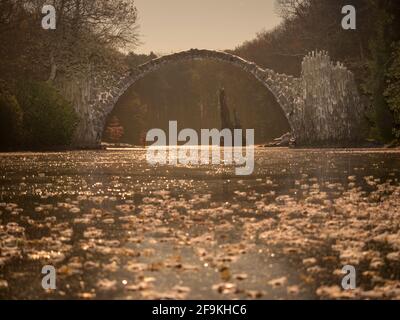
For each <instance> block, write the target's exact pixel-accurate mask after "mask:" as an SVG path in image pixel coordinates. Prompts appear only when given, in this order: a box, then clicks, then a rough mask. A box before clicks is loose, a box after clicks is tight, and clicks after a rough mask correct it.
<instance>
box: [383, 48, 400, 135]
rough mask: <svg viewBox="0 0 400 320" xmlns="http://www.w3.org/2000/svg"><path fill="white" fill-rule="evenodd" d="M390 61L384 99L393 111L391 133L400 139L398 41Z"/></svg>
mask: <svg viewBox="0 0 400 320" xmlns="http://www.w3.org/2000/svg"><path fill="white" fill-rule="evenodd" d="M393 49H394V50H393V54H392V63H391V66H390V67H389V71H388V73H387V77H388V86H387V88H386V91H385V96H386V101H387V103H388V105H389V107H390V110H391V111H392V112H393V116H394V122H395V123H394V128H393V133H394V135H395V136H396V138H397V139H399V140H400V42H397V43H396V44H394V45H393Z"/></svg>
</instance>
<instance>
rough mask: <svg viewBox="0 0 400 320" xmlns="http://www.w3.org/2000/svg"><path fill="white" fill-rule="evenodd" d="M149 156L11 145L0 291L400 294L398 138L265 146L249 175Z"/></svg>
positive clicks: (3, 158)
mask: <svg viewBox="0 0 400 320" xmlns="http://www.w3.org/2000/svg"><path fill="white" fill-rule="evenodd" d="M145 158H146V150H145V149H135V150H113V151H96V152H91V151H90V152H89V151H88V152H84V151H82V152H66V153H14V154H2V155H0V168H1V169H0V181H1V184H0V185H1V200H0V202H1V203H0V220H1V226H0V248H1V251H0V297H1V298H28V299H32V298H123V299H129V298H136V299H152V298H193V299H196V298H200V299H201V298H207V299H218V298H293V299H296V298H337V297H347V298H365V297H371V296H374V297H378V298H388V297H391V298H393V297H397V298H400V291H399V290H400V289H399V288H400V282H399V280H400V274H399V271H398V270H400V268H399V267H400V265H399V261H400V254H399V252H400V251H399V250H400V236H399V225H400V223H399V221H400V220H399V215H400V203H399V199H400V197H399V195H400V187H399V175H400V172H399V168H400V166H399V164H400V162H399V161H400V152H399V151H395V150H393V151H388V150H288V149H273V150H270V149H257V150H256V153H255V171H254V173H253V174H252V175H251V176H247V177H246V176H244V177H238V176H236V175H235V174H234V166H218V165H201V166H194V165H191V166H187V167H186V166H182V165H180V166H157V167H151V166H149V165H148V164H147V162H146V161H145ZM45 264H53V265H55V266H56V268H57V272H58V278H57V290H56V291H54V292H45V291H44V290H43V289H42V287H41V277H42V274H41V268H42V266H43V265H45ZM344 264H353V265H355V266H357V270H358V272H359V274H360V276H359V280H358V281H359V284H358V285H359V288H358V289H357V290H356V291H353V292H343V291H342V290H341V289H340V288H339V287H338V286H339V285H340V274H339V271H338V270H340V269H341V267H342V265H344Z"/></svg>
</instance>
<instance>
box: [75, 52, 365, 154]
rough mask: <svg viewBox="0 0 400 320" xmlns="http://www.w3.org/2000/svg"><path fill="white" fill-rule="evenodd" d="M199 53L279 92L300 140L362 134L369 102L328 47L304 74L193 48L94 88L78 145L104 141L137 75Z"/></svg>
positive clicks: (344, 139)
mask: <svg viewBox="0 0 400 320" xmlns="http://www.w3.org/2000/svg"><path fill="white" fill-rule="evenodd" d="M193 59H212V60H218V61H222V62H227V63H230V64H232V65H235V66H237V67H239V68H240V69H242V70H244V71H245V72H248V73H250V74H251V75H253V76H254V77H255V79H257V80H258V81H260V82H261V83H262V84H263V85H264V86H265V87H266V89H267V90H270V91H271V92H272V94H273V95H274V96H275V98H276V100H277V102H278V104H279V105H280V107H281V108H282V110H283V112H284V114H285V115H286V118H287V120H288V122H289V125H290V127H291V130H292V134H293V136H294V137H295V139H296V144H297V145H299V146H301V145H310V146H312V145H326V144H349V143H351V142H354V141H357V140H359V139H360V137H361V130H360V126H361V122H362V119H363V107H362V105H361V100H360V96H359V94H358V90H357V86H356V83H355V81H354V76H353V74H352V73H351V72H350V71H349V70H348V69H346V68H345V67H344V66H343V65H342V64H341V63H336V64H335V63H333V62H332V61H331V60H330V58H329V56H328V54H327V53H326V52H312V53H310V54H308V55H307V56H305V57H304V59H303V62H302V72H301V76H300V77H299V78H295V77H293V76H288V75H285V74H279V73H276V72H275V71H273V70H270V69H264V68H261V67H259V66H257V65H256V64H255V63H253V62H249V61H246V60H244V59H242V58H240V57H238V56H235V55H233V54H229V53H226V52H220V51H211V50H198V49H192V50H189V51H184V52H179V53H174V54H170V55H166V56H162V57H160V58H157V59H154V60H151V61H149V62H147V63H145V64H143V65H140V66H138V67H137V68H135V69H133V70H130V71H129V72H128V73H127V74H124V75H122V76H117V77H115V76H114V77H113V79H112V80H110V81H103V83H105V85H103V87H102V88H101V90H97V91H95V90H94V91H93V92H92V93H91V95H92V96H91V98H90V103H89V106H87V107H86V108H85V109H86V111H85V112H80V110H78V113H79V114H80V116H81V122H80V124H79V126H78V129H77V133H76V137H75V144H76V146H78V147H97V146H99V145H100V142H101V137H102V133H103V130H104V126H105V123H106V120H107V116H108V115H109V114H110V112H111V111H112V110H113V108H114V106H115V105H116V103H117V101H118V99H119V98H120V97H121V96H122V95H123V94H124V93H125V91H126V90H127V89H128V88H129V87H130V86H132V85H133V84H134V83H135V82H136V81H138V80H140V79H142V78H143V77H145V76H146V75H147V74H149V73H151V72H154V71H156V70H158V69H160V68H161V67H163V66H165V65H167V64H172V63H179V62H181V61H185V60H193ZM78 109H79V108H78Z"/></svg>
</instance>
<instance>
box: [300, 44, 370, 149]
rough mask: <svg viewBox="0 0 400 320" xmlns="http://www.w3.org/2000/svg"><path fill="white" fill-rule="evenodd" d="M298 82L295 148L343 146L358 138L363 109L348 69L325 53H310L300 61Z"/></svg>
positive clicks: (360, 135) (360, 132)
mask: <svg viewBox="0 0 400 320" xmlns="http://www.w3.org/2000/svg"><path fill="white" fill-rule="evenodd" d="M300 81H301V87H300V89H301V91H300V92H299V93H298V94H299V96H300V99H298V100H297V102H296V106H295V110H296V111H297V115H296V117H297V120H296V121H299V122H300V123H299V126H296V130H295V136H296V144H297V145H299V146H307V145H310V146H324V145H342V146H346V145H351V144H352V143H355V142H357V141H359V140H360V139H361V137H362V130H361V125H362V119H363V111H362V110H363V107H362V105H361V99H360V96H359V94H358V91H357V86H356V83H355V81H354V76H353V74H352V73H351V72H350V71H349V70H347V69H346V68H345V67H344V66H343V65H342V64H340V63H337V64H334V63H333V62H332V61H331V60H330V58H329V56H328V54H327V53H326V52H312V53H311V54H309V55H307V56H306V57H305V58H304V59H303V62H302V74H301V79H300Z"/></svg>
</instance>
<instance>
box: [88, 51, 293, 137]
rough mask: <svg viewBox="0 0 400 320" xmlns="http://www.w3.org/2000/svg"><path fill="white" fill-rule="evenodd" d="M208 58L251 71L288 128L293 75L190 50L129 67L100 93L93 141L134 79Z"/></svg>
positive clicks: (227, 55) (232, 57)
mask: <svg viewBox="0 0 400 320" xmlns="http://www.w3.org/2000/svg"><path fill="white" fill-rule="evenodd" d="M196 59H210V60H216V61H222V62H226V63H229V64H231V65H234V66H236V67H238V68H240V69H242V70H243V71H245V72H247V73H249V74H251V75H252V76H253V77H254V78H255V79H256V80H258V81H259V82H261V83H262V84H263V85H264V86H265V87H266V88H267V89H268V90H269V91H270V92H271V93H272V94H273V95H274V97H275V98H276V100H277V102H278V104H279V105H280V107H281V108H282V110H283V112H284V114H285V116H286V118H287V120H288V123H289V125H290V127H291V128H292V129H293V127H292V123H291V121H290V116H289V115H290V112H291V101H292V96H293V93H292V92H291V91H293V88H294V83H295V78H293V77H289V76H286V75H282V74H278V73H276V72H274V71H273V70H270V69H263V68H261V67H259V66H257V65H256V64H255V63H253V62H249V61H247V60H244V59H242V58H240V57H238V56H236V55H233V54H230V53H226V52H222V51H211V50H199V49H191V50H188V51H183V52H179V53H173V54H170V55H165V56H162V57H160V58H156V59H153V60H150V61H148V62H146V63H144V64H142V65H140V66H138V67H137V68H135V69H132V70H130V71H129V72H128V73H127V74H126V75H124V76H123V77H121V78H120V80H119V81H118V83H117V85H116V86H114V87H113V88H112V89H111V90H110V91H108V92H102V93H101V94H99V96H98V97H97V99H96V101H94V103H93V106H92V108H95V109H97V110H98V114H97V116H96V117H95V118H94V119H93V120H94V121H95V122H97V123H96V125H95V127H96V128H97V130H96V141H97V142H98V143H99V142H100V139H101V135H102V133H103V130H104V126H105V123H106V119H107V116H108V115H109V114H110V113H111V111H112V110H113V109H114V107H115V105H116V104H117V102H118V100H119V98H120V97H121V96H122V95H123V94H124V93H125V92H126V91H127V90H128V89H129V88H130V87H131V86H132V85H134V84H135V82H137V81H138V80H140V79H142V78H144V77H145V76H146V75H148V74H149V73H151V72H155V71H157V70H158V69H160V68H162V67H163V66H165V65H168V64H173V63H179V62H182V61H187V60H196Z"/></svg>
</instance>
